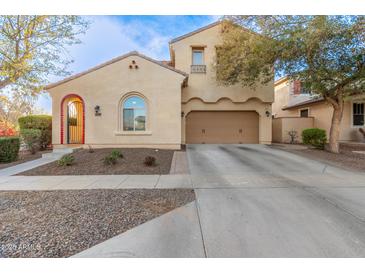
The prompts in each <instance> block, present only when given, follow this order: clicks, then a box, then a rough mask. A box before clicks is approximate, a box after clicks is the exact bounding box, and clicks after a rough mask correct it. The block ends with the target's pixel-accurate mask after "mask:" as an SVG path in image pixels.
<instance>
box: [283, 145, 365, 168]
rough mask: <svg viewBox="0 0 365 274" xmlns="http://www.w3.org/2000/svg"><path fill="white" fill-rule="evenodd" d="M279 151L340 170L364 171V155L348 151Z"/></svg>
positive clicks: (311, 149) (310, 149)
mask: <svg viewBox="0 0 365 274" xmlns="http://www.w3.org/2000/svg"><path fill="white" fill-rule="evenodd" d="M280 149H284V150H286V151H288V152H291V153H295V154H298V155H300V156H304V157H307V158H310V159H313V160H317V161H322V162H325V163H327V164H330V165H333V166H337V167H340V168H344V169H348V170H354V171H365V155H362V154H358V153H352V152H350V151H346V152H342V153H331V152H328V151H325V150H320V149H313V148H308V149H303V150H295V149H285V148H280Z"/></svg>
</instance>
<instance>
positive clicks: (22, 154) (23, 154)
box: [0, 151, 47, 169]
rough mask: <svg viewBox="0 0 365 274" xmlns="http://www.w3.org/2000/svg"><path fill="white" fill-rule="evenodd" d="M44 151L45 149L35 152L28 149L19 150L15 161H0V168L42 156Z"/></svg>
mask: <svg viewBox="0 0 365 274" xmlns="http://www.w3.org/2000/svg"><path fill="white" fill-rule="evenodd" d="M46 152H47V151H37V152H36V153H35V154H31V153H30V152H29V151H20V152H19V156H18V160H16V161H15V162H11V163H0V169H3V168H7V167H11V166H15V165H19V164H21V163H25V162H28V161H32V160H36V159H39V158H41V157H42V154H43V153H46Z"/></svg>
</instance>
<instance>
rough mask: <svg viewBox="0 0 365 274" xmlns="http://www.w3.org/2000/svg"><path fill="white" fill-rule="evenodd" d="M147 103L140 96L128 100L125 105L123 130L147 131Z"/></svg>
mask: <svg viewBox="0 0 365 274" xmlns="http://www.w3.org/2000/svg"><path fill="white" fill-rule="evenodd" d="M146 115H147V111H146V103H145V101H144V100H143V99H142V98H141V97H138V96H132V97H129V98H127V99H126V100H125V101H124V103H123V130H125V131H144V130H146Z"/></svg>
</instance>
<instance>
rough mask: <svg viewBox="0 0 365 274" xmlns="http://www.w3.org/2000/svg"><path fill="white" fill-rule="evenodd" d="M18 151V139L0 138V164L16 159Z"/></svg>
mask: <svg viewBox="0 0 365 274" xmlns="http://www.w3.org/2000/svg"><path fill="white" fill-rule="evenodd" d="M19 149H20V138H19V137H1V138H0V163H9V162H13V161H15V160H16V159H18V153H19Z"/></svg>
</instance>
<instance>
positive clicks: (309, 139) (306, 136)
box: [302, 128, 327, 149]
mask: <svg viewBox="0 0 365 274" xmlns="http://www.w3.org/2000/svg"><path fill="white" fill-rule="evenodd" d="M302 139H303V143H304V144H306V145H312V146H314V147H316V148H320V149H323V148H324V145H325V144H326V142H327V137H326V131H325V130H324V129H320V128H307V129H305V130H303V132H302Z"/></svg>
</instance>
